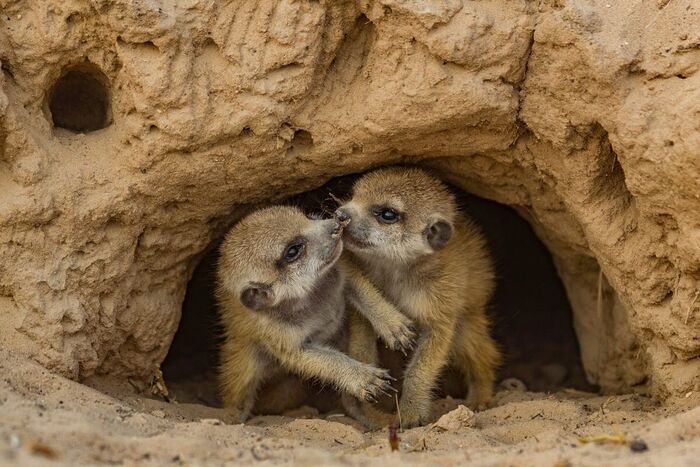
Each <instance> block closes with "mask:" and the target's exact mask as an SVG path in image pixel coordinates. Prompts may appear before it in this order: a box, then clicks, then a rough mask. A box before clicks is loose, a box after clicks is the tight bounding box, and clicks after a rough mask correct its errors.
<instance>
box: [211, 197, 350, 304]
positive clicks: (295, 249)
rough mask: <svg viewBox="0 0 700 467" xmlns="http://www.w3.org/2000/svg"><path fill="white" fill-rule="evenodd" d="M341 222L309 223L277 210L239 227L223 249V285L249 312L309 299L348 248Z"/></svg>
mask: <svg viewBox="0 0 700 467" xmlns="http://www.w3.org/2000/svg"><path fill="white" fill-rule="evenodd" d="M341 235H342V227H341V224H340V223H339V221H338V220H336V219H325V220H319V219H309V218H307V217H306V216H305V215H304V213H303V212H302V211H301V210H300V209H297V208H294V207H290V206H274V207H270V208H266V209H261V210H259V211H255V212H253V213H252V214H250V215H248V216H247V217H245V218H243V219H242V220H241V221H240V222H238V223H237V224H236V225H235V226H234V227H233V228H232V229H231V231H230V232H229V233H228V234H227V235H226V239H225V240H224V242H223V244H222V245H221V258H220V261H219V270H218V271H219V272H218V274H219V286H220V288H221V289H223V290H224V291H225V292H227V293H228V294H233V295H235V296H237V297H238V298H239V300H240V302H241V303H242V304H243V305H244V306H245V307H247V308H250V309H253V310H263V309H268V308H273V307H276V306H278V305H281V304H283V303H293V302H294V301H296V300H300V299H304V298H305V297H306V296H307V295H308V294H310V293H311V292H312V291H314V290H315V286H316V285H317V283H318V282H319V280H320V279H321V278H323V277H324V275H325V274H326V273H328V272H329V271H330V270H331V269H332V267H333V265H334V264H335V262H336V261H337V260H338V258H339V257H340V254H341V252H342V249H343V244H342V240H341Z"/></svg>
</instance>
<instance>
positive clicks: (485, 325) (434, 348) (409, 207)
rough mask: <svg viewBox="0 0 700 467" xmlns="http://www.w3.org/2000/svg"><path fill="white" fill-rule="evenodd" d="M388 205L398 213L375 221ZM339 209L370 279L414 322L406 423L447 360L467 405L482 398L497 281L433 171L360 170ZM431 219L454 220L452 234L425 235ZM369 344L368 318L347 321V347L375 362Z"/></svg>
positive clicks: (425, 410) (479, 242) (420, 408)
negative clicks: (463, 386)
mask: <svg viewBox="0 0 700 467" xmlns="http://www.w3.org/2000/svg"><path fill="white" fill-rule="evenodd" d="M385 207H391V208H393V209H395V210H396V211H398V212H399V220H398V221H397V222H395V223H393V224H388V225H387V224H384V223H382V222H380V219H378V215H377V213H378V212H380V211H381V210H382V208H385ZM339 213H342V215H344V216H347V217H350V218H351V221H350V224H349V225H348V226H347V227H346V229H345V234H344V239H345V245H346V249H347V250H350V251H351V252H352V253H353V255H354V256H355V258H356V260H357V261H358V263H359V265H360V266H361V267H362V269H363V270H364V272H365V273H366V274H367V276H368V277H369V279H370V280H371V282H372V283H373V284H375V285H376V286H377V287H378V288H379V290H381V292H382V293H383V294H384V296H385V297H386V298H387V299H388V300H389V301H390V302H391V303H393V304H394V305H396V307H397V308H399V310H401V311H402V312H403V313H404V314H405V315H406V316H408V317H409V318H411V319H412V320H413V321H414V322H415V323H416V326H417V327H418V333H419V337H418V343H417V346H416V349H415V351H414V353H413V355H412V356H411V359H410V361H409V363H408V366H407V368H406V371H405V374H404V382H403V391H402V395H401V401H400V409H401V416H402V422H403V425H404V427H406V426H415V425H420V424H423V423H425V422H426V421H427V419H428V418H429V416H430V412H431V401H432V391H433V390H434V388H435V387H436V385H437V379H438V377H439V375H440V373H441V371H442V370H443V369H444V367H445V366H446V365H447V364H448V363H452V364H454V365H455V366H456V367H458V368H459V369H460V370H461V371H462V372H463V373H464V375H465V378H466V382H467V384H468V387H469V395H468V403H469V405H471V406H472V407H473V408H481V407H483V406H485V404H486V403H487V402H488V401H489V400H490V398H491V395H492V387H493V383H494V378H495V370H496V368H497V365H498V363H499V361H500V355H499V352H498V350H497V348H496V345H495V342H494V341H493V339H492V338H491V336H490V334H489V322H488V318H487V316H486V313H485V309H486V306H487V304H488V302H489V300H490V297H491V295H492V293H493V290H494V287H495V279H494V272H493V268H492V264H491V259H490V255H489V252H488V250H487V247H486V242H485V240H484V238H483V236H482V234H481V233H480V231H479V230H478V228H476V226H474V225H473V224H472V223H471V222H470V221H469V220H468V219H467V218H466V217H465V216H464V215H463V214H461V213H459V212H458V209H457V206H456V202H455V200H454V199H453V196H452V195H451V194H450V193H449V191H448V190H447V188H446V187H445V186H444V185H443V184H442V183H441V182H440V181H439V180H437V179H436V178H434V177H432V176H431V175H429V174H428V173H427V172H425V171H422V170H419V169H414V168H400V167H395V168H388V169H380V170H377V171H374V172H371V173H369V174H367V175H365V176H364V177H362V178H360V179H359V180H358V181H357V182H356V184H355V186H354V189H353V198H352V200H351V201H350V202H349V203H346V204H345V205H343V206H342V207H341V209H340V210H339ZM436 223H439V226H440V227H445V226H451V229H448V230H449V231H451V236H450V237H449V240H447V242H446V243H445V244H441V245H437V246H435V247H434V246H433V244H431V243H430V242H429V241H428V240H427V239H428V238H429V236H430V238H438V237H439V236H436V235H430V234H431V231H430V230H429V228H430V226H431V225H433V226H435V225H438V224H436ZM438 231H439V232H444V231H445V228H443V229H442V230H438ZM432 232H434V231H432ZM439 238H441V237H439ZM374 343H375V342H374V339H373V337H372V336H370V335H369V333H368V327H367V325H366V323H364V324H362V320H353V322H352V325H351V336H350V348H349V352H350V355H351V356H353V357H355V358H358V359H359V360H361V361H364V362H368V363H376V358H377V357H376V351H373V350H368V349H370V348H371V346H372V345H374ZM345 401H347V398H346V399H345Z"/></svg>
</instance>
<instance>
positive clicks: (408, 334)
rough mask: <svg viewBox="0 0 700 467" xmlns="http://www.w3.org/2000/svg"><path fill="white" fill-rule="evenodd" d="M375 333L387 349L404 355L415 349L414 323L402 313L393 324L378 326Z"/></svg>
mask: <svg viewBox="0 0 700 467" xmlns="http://www.w3.org/2000/svg"><path fill="white" fill-rule="evenodd" d="M375 331H376V333H377V334H378V335H379V337H380V338H381V339H382V341H384V343H385V344H386V345H387V347H389V348H390V349H391V350H398V351H401V352H403V353H404V355H405V354H406V353H407V352H408V351H409V350H411V349H412V348H413V345H414V344H415V341H416V328H415V326H414V325H413V321H412V320H411V319H409V318H407V317H406V316H404V315H402V314H400V313H399V314H398V315H397V316H396V319H395V320H393V321H392V322H388V323H383V325H382V326H377V327H376V329H375Z"/></svg>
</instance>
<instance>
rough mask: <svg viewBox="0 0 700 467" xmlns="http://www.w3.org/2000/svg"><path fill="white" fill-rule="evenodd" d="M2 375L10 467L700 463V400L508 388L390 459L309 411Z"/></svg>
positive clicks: (0, 442)
mask: <svg viewBox="0 0 700 467" xmlns="http://www.w3.org/2000/svg"><path fill="white" fill-rule="evenodd" d="M0 373H1V374H2V375H3V376H2V379H1V380H0V411H1V413H2V419H1V423H0V464H3V465H23V466H26V465H76V464H113V463H124V464H126V465H137V464H138V465H161V464H167V465H203V464H208V465H220V464H227V465H228V464H234V463H235V464H245V463H253V462H255V463H260V464H261V465H266V464H270V465H271V464H292V463H294V464H296V465H383V466H386V465H402V464H404V463H405V462H409V463H410V464H412V465H436V464H438V465H557V466H566V465H600V464H610V463H613V462H615V463H616V465H635V466H639V465H692V463H693V462H695V461H697V459H698V456H700V408H695V409H692V410H688V411H686V412H683V410H684V409H686V410H687V409H688V407H691V406H692V405H697V403H698V399H700V394H696V393H694V394H690V395H689V396H688V398H686V399H684V403H683V404H681V403H676V404H674V405H666V406H663V405H659V404H657V403H654V402H652V401H651V400H650V399H647V398H645V397H641V396H635V395H623V396H612V397H597V396H595V395H592V394H589V393H581V392H576V391H568V392H566V391H565V392H559V393H556V394H550V395H547V394H542V393H529V392H518V391H501V392H499V393H498V394H497V396H496V400H495V404H494V405H495V406H494V407H493V408H491V409H489V410H486V411H484V412H480V413H477V414H472V413H471V412H470V411H469V410H468V409H465V408H464V407H459V403H460V401H458V400H453V399H444V400H441V401H439V402H438V403H437V404H436V411H435V412H436V413H435V415H436V417H437V416H439V415H441V414H445V415H443V417H442V418H440V419H439V421H438V422H437V423H435V424H432V425H429V426H425V427H421V428H415V429H411V430H408V431H406V432H403V433H400V434H399V437H400V441H399V450H398V452H391V449H390V444H389V439H388V432H387V431H386V430H384V431H376V432H369V433H364V432H363V431H361V430H360V429H359V428H358V427H357V426H356V425H355V424H354V423H353V421H352V420H350V419H348V418H346V417H343V416H342V415H340V414H334V413H331V414H322V415H318V414H317V412H316V411H314V410H311V409H308V410H303V409H302V410H297V411H296V412H295V413H294V415H296V416H297V417H304V416H306V417H309V418H289V417H282V416H267V417H256V418H254V419H252V420H251V421H250V422H249V423H247V424H245V425H239V424H231V420H230V418H229V414H228V413H227V412H226V411H225V410H223V409H213V408H208V407H205V406H202V405H196V404H185V403H182V404H178V403H166V402H163V401H160V400H155V399H150V398H146V397H143V396H139V395H138V394H136V393H135V392H134V390H133V388H131V387H130V386H128V385H126V386H120V385H119V384H115V383H114V382H109V381H100V383H99V386H100V388H101V389H102V390H103V391H107V392H108V393H109V395H105V394H104V393H102V392H100V391H97V390H95V389H92V388H90V387H87V386H83V385H80V384H78V383H75V382H73V381H70V380H67V379H64V378H62V377H60V376H56V375H53V374H51V373H49V372H47V371H46V370H45V369H43V368H41V367H39V366H38V365H36V364H34V363H30V362H28V361H26V360H25V359H22V358H19V357H17V356H15V355H12V354H8V353H7V352H5V351H2V352H0ZM601 435H608V436H607V438H610V439H607V438H606V437H605V436H603V437H601ZM596 437H598V438H600V440H601V441H599V442H596V441H595V440H596V439H597V438H596ZM604 438H605V439H604ZM586 440H587V441H589V442H587V443H584V442H583V441H586ZM631 446H633V447H634V449H635V450H633V449H632V447H631ZM645 446H646V449H644V447H645Z"/></svg>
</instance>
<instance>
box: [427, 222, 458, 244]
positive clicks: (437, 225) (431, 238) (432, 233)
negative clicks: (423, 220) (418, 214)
mask: <svg viewBox="0 0 700 467" xmlns="http://www.w3.org/2000/svg"><path fill="white" fill-rule="evenodd" d="M424 232H425V238H426V240H427V241H428V245H430V247H431V248H432V249H433V250H435V251H437V250H439V249H441V248H442V247H444V246H445V245H446V244H447V242H449V241H450V238H452V225H451V224H450V223H449V222H447V221H446V220H444V219H435V220H432V221H431V222H430V224H428V227H426V228H425V231H424Z"/></svg>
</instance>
